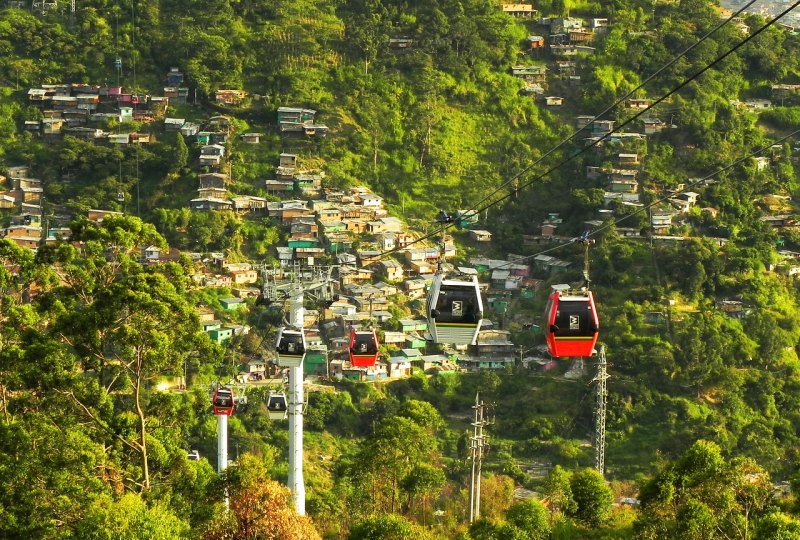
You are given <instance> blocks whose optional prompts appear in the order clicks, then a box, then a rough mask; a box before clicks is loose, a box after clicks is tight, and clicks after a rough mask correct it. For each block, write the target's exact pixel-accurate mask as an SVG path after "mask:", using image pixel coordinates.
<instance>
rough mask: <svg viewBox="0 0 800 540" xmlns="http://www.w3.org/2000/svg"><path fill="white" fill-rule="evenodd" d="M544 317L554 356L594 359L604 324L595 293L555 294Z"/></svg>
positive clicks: (548, 346)
mask: <svg viewBox="0 0 800 540" xmlns="http://www.w3.org/2000/svg"><path fill="white" fill-rule="evenodd" d="M544 315H545V324H546V331H547V333H546V340H547V350H548V351H549V352H550V354H551V355H552V356H555V357H561V356H582V357H586V356H592V354H593V353H594V347H595V345H596V344H597V337H598V335H599V332H598V329H599V328H600V323H599V321H598V318H597V308H596V307H595V305H594V296H592V292H591V291H589V290H583V291H577V292H576V291H569V290H555V291H553V294H551V295H550V298H549V299H548V301H547V307H546V308H545V314H544Z"/></svg>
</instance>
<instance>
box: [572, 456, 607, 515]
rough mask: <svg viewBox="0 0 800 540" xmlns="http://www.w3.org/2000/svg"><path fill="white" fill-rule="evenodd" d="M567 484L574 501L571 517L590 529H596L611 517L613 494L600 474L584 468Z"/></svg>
mask: <svg viewBox="0 0 800 540" xmlns="http://www.w3.org/2000/svg"><path fill="white" fill-rule="evenodd" d="M569 484H570V489H571V490H572V497H573V499H574V500H575V511H574V512H573V513H572V515H573V517H575V518H576V519H578V520H579V521H581V522H583V523H584V524H586V525H588V526H590V527H598V526H600V525H602V524H603V523H605V522H606V521H607V520H608V518H609V517H611V505H612V504H613V503H614V494H613V493H612V491H611V488H610V487H609V485H608V483H607V482H606V481H605V479H604V478H603V475H602V474H600V473H599V472H597V471H596V470H595V469H590V468H586V469H583V470H582V471H578V472H576V473H574V474H573V475H572V478H571V479H570V482H569Z"/></svg>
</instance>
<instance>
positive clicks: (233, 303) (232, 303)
mask: <svg viewBox="0 0 800 540" xmlns="http://www.w3.org/2000/svg"><path fill="white" fill-rule="evenodd" d="M219 303H220V304H222V308H223V309H224V310H226V311H237V310H239V309H242V308H243V307H244V306H245V305H246V304H245V303H244V300H242V299H241V298H220V299H219Z"/></svg>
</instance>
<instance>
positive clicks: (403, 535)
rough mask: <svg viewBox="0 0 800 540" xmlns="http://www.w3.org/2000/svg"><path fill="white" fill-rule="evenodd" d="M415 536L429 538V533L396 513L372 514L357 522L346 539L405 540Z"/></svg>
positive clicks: (422, 538)
mask: <svg viewBox="0 0 800 540" xmlns="http://www.w3.org/2000/svg"><path fill="white" fill-rule="evenodd" d="M408 538H415V539H419V540H431V535H430V534H428V532H427V531H426V530H425V529H424V528H422V527H420V526H419V525H415V524H414V523H412V522H410V521H409V520H407V519H406V518H404V517H402V516H398V515H397V514H387V515H383V516H373V517H370V518H367V519H365V520H364V521H361V522H360V523H358V524H357V525H356V526H355V527H353V528H352V529H351V530H350V534H349V535H347V540H406V539H408Z"/></svg>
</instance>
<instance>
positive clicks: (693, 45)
mask: <svg viewBox="0 0 800 540" xmlns="http://www.w3.org/2000/svg"><path fill="white" fill-rule="evenodd" d="M755 1H756V0H751V1H750V2H748V3H747V4H745V5H743V6H742V7H741V8H739V10H738V11H736V12H735V13H733V14H732V15H731V16H730V17H728V18H727V19H725V20H723V21H722V22H721V23H719V24H718V25H717V26H715V27H714V28H712V29H711V30H710V31H708V32H707V33H706V34H705V35H703V36H702V37H701V38H700V39H699V40H698V41H697V42H695V43H693V44H692V45H690V46H689V47H687V48H686V49H684V50H683V51H682V52H680V53H679V54H678V55H676V56H675V57H674V58H673V59H672V60H670V61H669V62H667V63H666V64H664V65H663V66H662V67H660V68H659V69H657V70H656V71H655V72H654V73H652V74H651V75H650V76H649V77H647V78H646V79H645V80H644V81H642V82H641V83H639V85H638V86H636V88H634V89H633V90H631V91H629V92H628V93H627V94H625V95H624V96H622V97H621V98H619V99H617V100H616V101H615V102H614V103H612V104H611V105H609V106H608V107H606V109H605V110H603V111H602V112H601V113H600V114H598V115H596V116H595V117H594V120H597V119H598V118H602V117H603V116H605V115H606V114H608V113H609V112H611V111H612V110H614V108H615V107H617V106H618V105H620V104H621V103H623V102H624V101H625V100H626V99H628V98H629V97H631V96H633V95H634V94H636V92H638V91H639V90H641V89H642V88H644V86H645V85H646V84H647V83H649V82H650V81H652V80H653V79H655V78H656V77H658V76H659V75H660V74H662V73H663V72H664V71H666V70H667V69H669V68H670V67H671V66H672V65H673V64H675V63H676V62H677V61H678V60H680V59H681V58H683V57H684V56H686V55H687V54H688V53H689V52H691V51H692V49H694V48H695V47H697V46H698V45H700V44H701V43H703V42H704V41H705V40H706V39H708V38H709V37H711V35H712V34H714V33H715V32H716V31H717V30H719V29H720V28H722V27H723V26H725V25H726V24H728V23H729V22H730V21H731V20H733V19H734V18H735V17H738V16H739V15H741V14H742V13H743V12H744V11H745V10H746V9H747V8H748V7H750V6H751V5H753V4H754V3H755ZM657 103H658V102H656V103H653V104H651V105H648V106H647V107H646V108H644V109H643V110H642V111H641V112H639V114H637V115H635V116H634V117H632V118H630V119H628V120H627V121H626V122H624V123H623V124H621V125H620V126H619V127H618V128H617V129H619V128H621V127H624V126H625V125H627V124H629V123H630V122H631V121H632V120H635V119H636V118H638V117H639V116H640V115H641V114H643V113H645V112H647V111H649V110H650V109H651V108H652V107H653V106H655V105H656V104H657ZM589 125H591V122H590V123H589V124H587V125H586V126H583V127H581V128H580V129H578V130H577V131H575V132H574V133H572V134H571V135H569V136H568V137H566V138H565V139H562V140H561V142H559V143H558V144H557V145H556V146H554V147H553V148H551V149H550V150H548V151H547V152H545V153H544V154H543V155H542V156H541V157H539V158H538V159H537V160H536V161H534V162H533V163H531V164H530V165H528V166H527V167H525V168H524V169H522V170H521V171H520V172H518V173H516V174H515V175H514V176H512V177H511V178H510V179H508V180H507V181H506V182H504V183H503V184H501V185H500V186H498V187H497V188H495V189H494V190H493V191H492V192H491V193H489V194H488V195H486V196H485V197H484V198H483V199H481V200H480V201H478V202H477V203H476V204H475V206H474V207H473V208H471V209H470V210H474V209H475V207H478V206H480V205H481V204H483V203H484V202H486V201H488V200H490V199H491V198H492V197H493V196H494V195H495V194H496V193H498V192H499V191H500V190H502V189H504V188H505V187H508V186H509V185H510V184H512V183H513V182H515V181H516V180H517V179H519V178H520V177H521V176H522V175H523V174H525V173H527V172H528V171H530V170H531V169H533V167H535V166H536V165H538V164H539V163H541V162H542V161H543V160H544V159H545V158H546V157H548V156H550V155H551V154H553V153H554V152H555V151H556V150H558V149H559V148H561V147H563V146H564V145H565V144H567V143H568V142H570V141H572V140H573V139H574V138H575V137H576V136H577V135H578V134H579V133H581V132H582V131H584V130H586V129H587V128H588V127H589ZM614 131H616V130H612V133H613V132H614ZM601 140H602V139H601ZM598 142H599V141H598Z"/></svg>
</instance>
